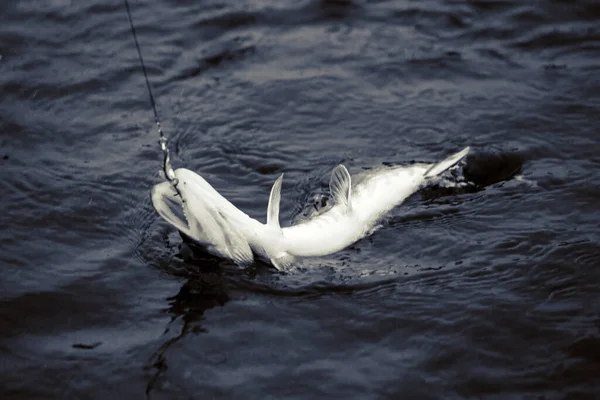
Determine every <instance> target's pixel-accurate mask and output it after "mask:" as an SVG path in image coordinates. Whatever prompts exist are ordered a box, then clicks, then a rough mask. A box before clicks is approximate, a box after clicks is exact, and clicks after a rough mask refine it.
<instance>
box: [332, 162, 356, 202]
mask: <svg viewBox="0 0 600 400" xmlns="http://www.w3.org/2000/svg"><path fill="white" fill-rule="evenodd" d="M329 190H330V191H331V196H332V197H333V200H334V202H335V203H336V204H344V205H345V206H346V209H347V210H348V211H352V200H351V194H352V179H351V178H350V174H349V173H348V170H347V169H346V167H344V166H343V165H342V164H340V165H338V166H337V167H335V168H334V169H333V171H332V172H331V179H330V181H329Z"/></svg>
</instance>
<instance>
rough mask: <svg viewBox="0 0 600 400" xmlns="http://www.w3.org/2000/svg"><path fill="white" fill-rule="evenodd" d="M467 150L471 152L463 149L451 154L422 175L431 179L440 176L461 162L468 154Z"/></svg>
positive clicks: (468, 148) (467, 148)
mask: <svg viewBox="0 0 600 400" xmlns="http://www.w3.org/2000/svg"><path fill="white" fill-rule="evenodd" d="M469 150H471V148H470V147H465V148H464V149H462V150H461V151H459V152H458V153H456V154H453V155H451V156H450V157H448V158H446V159H445V160H444V161H441V162H439V163H437V164H434V165H432V166H431V168H429V169H428V170H427V171H425V174H424V175H425V178H431V177H434V176H437V175H439V174H441V173H442V172H444V171H446V170H447V169H449V168H452V167H453V166H454V165H456V164H457V163H458V162H459V161H460V160H462V159H463V158H464V157H465V156H466V155H467V154H468V153H469Z"/></svg>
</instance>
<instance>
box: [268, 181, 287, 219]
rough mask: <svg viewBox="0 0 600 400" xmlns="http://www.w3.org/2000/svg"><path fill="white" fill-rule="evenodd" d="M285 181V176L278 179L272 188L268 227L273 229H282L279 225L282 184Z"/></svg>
mask: <svg viewBox="0 0 600 400" xmlns="http://www.w3.org/2000/svg"><path fill="white" fill-rule="evenodd" d="M282 181H283V174H281V175H280V176H279V178H277V180H276V181H275V183H274V184H273V187H272V188H271V195H270V196H269V206H268V207H267V225H270V226H272V227H273V228H277V229H281V226H280V225H279V203H280V202H281V182H282Z"/></svg>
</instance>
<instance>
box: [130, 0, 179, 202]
mask: <svg viewBox="0 0 600 400" xmlns="http://www.w3.org/2000/svg"><path fill="white" fill-rule="evenodd" d="M123 1H124V2H125V9H126V10H127V17H128V18H129V26H130V27H131V34H132V35H133V40H134V42H135V48H136V49H137V53H138V57H139V60H140V65H141V66H142V72H144V79H145V80H146V88H147V89H148V97H149V98H150V106H152V111H153V112H154V122H156V126H157V128H158V134H159V136H160V138H159V140H158V143H159V145H160V149H161V150H162V152H163V172H164V174H165V177H166V179H167V180H168V181H169V182H171V184H172V185H173V188H174V189H175V191H176V192H177V194H178V195H179V197H180V198H181V201H185V200H184V199H183V197H182V196H181V193H180V192H179V189H177V183H178V182H177V178H175V171H173V167H171V158H170V156H169V148H168V147H167V138H166V136H165V134H164V133H163V130H162V126H161V124H160V118H159V116H158V111H157V109H156V101H155V100H154V94H153V93H152V86H150V80H149V79H148V72H147V71H146V64H144V58H143V57H142V51H141V49H140V43H139V41H138V38H137V33H136V31H135V25H134V24H133V18H132V17H131V10H130V8H129V1H128V0H123Z"/></svg>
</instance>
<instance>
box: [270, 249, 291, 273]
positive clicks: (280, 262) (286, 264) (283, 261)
mask: <svg viewBox="0 0 600 400" xmlns="http://www.w3.org/2000/svg"><path fill="white" fill-rule="evenodd" d="M293 262H294V256H293V255H291V254H288V253H282V254H279V255H278V256H277V257H273V258H271V264H273V266H274V267H275V268H277V270H279V271H285V270H288V269H290V267H291V266H292V263H293Z"/></svg>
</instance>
